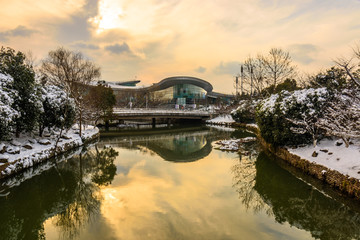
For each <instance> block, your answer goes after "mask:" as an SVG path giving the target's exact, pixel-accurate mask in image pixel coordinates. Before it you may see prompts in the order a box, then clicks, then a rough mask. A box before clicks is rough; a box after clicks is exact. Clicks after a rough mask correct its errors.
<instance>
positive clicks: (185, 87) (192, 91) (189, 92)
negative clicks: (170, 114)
mask: <svg viewBox="0 0 360 240" xmlns="http://www.w3.org/2000/svg"><path fill="white" fill-rule="evenodd" d="M154 97H155V98H156V99H161V100H165V101H174V102H176V103H177V104H180V105H183V104H185V103H189V102H193V101H194V100H195V99H196V100H200V99H205V98H206V91H205V90H204V89H203V88H201V87H198V86H195V85H192V84H176V85H174V86H172V87H169V88H166V89H163V90H159V91H156V92H154Z"/></svg>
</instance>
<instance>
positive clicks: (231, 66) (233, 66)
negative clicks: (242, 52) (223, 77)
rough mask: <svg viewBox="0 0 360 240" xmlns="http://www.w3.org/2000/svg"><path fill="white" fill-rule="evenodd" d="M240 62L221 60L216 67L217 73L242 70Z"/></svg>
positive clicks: (230, 72)
mask: <svg viewBox="0 0 360 240" xmlns="http://www.w3.org/2000/svg"><path fill="white" fill-rule="evenodd" d="M239 64H240V63H239V62H226V63H224V62H221V63H220V64H219V65H218V66H217V67H216V68H215V69H214V73H215V74H232V75H233V74H236V73H238V72H239V71H240V69H239V67H240V65H239Z"/></svg>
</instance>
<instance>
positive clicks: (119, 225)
mask: <svg viewBox="0 0 360 240" xmlns="http://www.w3.org/2000/svg"><path fill="white" fill-rule="evenodd" d="M250 135H251V133H248V132H246V131H239V130H238V131H235V132H234V131H220V130H216V129H213V128H207V127H199V128H187V129H180V130H171V129H164V130H156V131H154V132H151V131H150V132H149V131H148V132H137V133H136V134H134V133H129V134H126V133H125V134H124V133H122V134H117V135H115V134H112V136H109V137H103V138H102V139H101V140H100V142H98V143H97V144H95V145H93V146H90V147H88V148H87V149H83V150H82V151H80V150H79V151H78V152H76V153H74V154H73V156H72V157H70V158H69V159H67V160H66V161H57V162H55V161H53V162H51V163H47V164H46V165H44V166H39V167H38V168H35V169H31V170H28V171H27V172H25V173H24V174H23V175H21V176H20V175H19V176H17V177H16V178H13V179H8V180H6V181H3V182H2V189H1V190H0V193H1V194H2V196H1V197H0V216H1V217H0V231H1V235H0V238H1V239H41V238H43V239H44V238H45V239H314V238H316V239H358V238H359V236H360V235H359V234H360V230H359V229H360V228H359V227H358V226H359V224H360V215H359V211H358V208H357V207H356V204H357V203H356V202H351V201H350V202H349V201H342V200H341V197H339V199H337V200H335V199H334V197H333V196H332V197H331V196H330V195H331V194H330V193H328V192H326V191H325V190H323V189H322V190H321V191H320V190H317V189H319V186H317V188H315V187H313V186H312V185H310V184H308V183H307V182H306V181H304V180H301V179H300V177H302V175H298V174H296V173H295V175H294V173H290V172H289V171H288V170H284V169H283V168H282V167H280V166H279V164H278V163H277V161H274V160H273V159H271V158H269V157H268V156H267V155H266V154H265V153H264V152H263V151H261V149H260V148H259V146H258V145H257V143H256V142H254V143H247V144H245V145H244V146H243V150H244V152H246V154H247V155H246V156H245V155H241V154H240V155H239V154H237V153H231V152H222V151H219V150H216V149H214V146H215V145H214V142H216V141H217V140H220V139H229V138H234V137H247V136H250ZM295 172H296V171H295ZM317 184H319V183H317ZM314 185H316V184H314Z"/></svg>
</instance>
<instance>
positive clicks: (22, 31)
mask: <svg viewBox="0 0 360 240" xmlns="http://www.w3.org/2000/svg"><path fill="white" fill-rule="evenodd" d="M36 32H37V31H36V30H33V29H29V28H27V27H25V26H22V25H19V26H17V27H16V28H14V29H12V30H8V31H5V32H0V40H3V41H7V40H8V38H9V37H19V36H20V37H29V36H31V35H32V34H34V33H36Z"/></svg>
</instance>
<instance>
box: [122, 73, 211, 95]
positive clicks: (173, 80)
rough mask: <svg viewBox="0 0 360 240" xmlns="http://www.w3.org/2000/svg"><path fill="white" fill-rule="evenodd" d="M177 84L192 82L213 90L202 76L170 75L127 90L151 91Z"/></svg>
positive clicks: (209, 90)
mask: <svg viewBox="0 0 360 240" xmlns="http://www.w3.org/2000/svg"><path fill="white" fill-rule="evenodd" d="M176 84H192V85H195V86H198V87H201V88H203V89H204V90H205V91H207V92H208V93H209V92H212V90H213V86H212V85H211V84H210V83H209V82H207V81H205V80H202V79H200V78H196V77H187V76H176V77H168V78H165V79H163V80H161V81H160V82H158V83H154V84H153V85H151V86H149V87H141V88H134V89H132V88H130V87H129V88H127V89H126V90H132V91H149V92H151V91H158V90H163V89H166V88H169V87H171V86H174V85H176Z"/></svg>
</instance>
